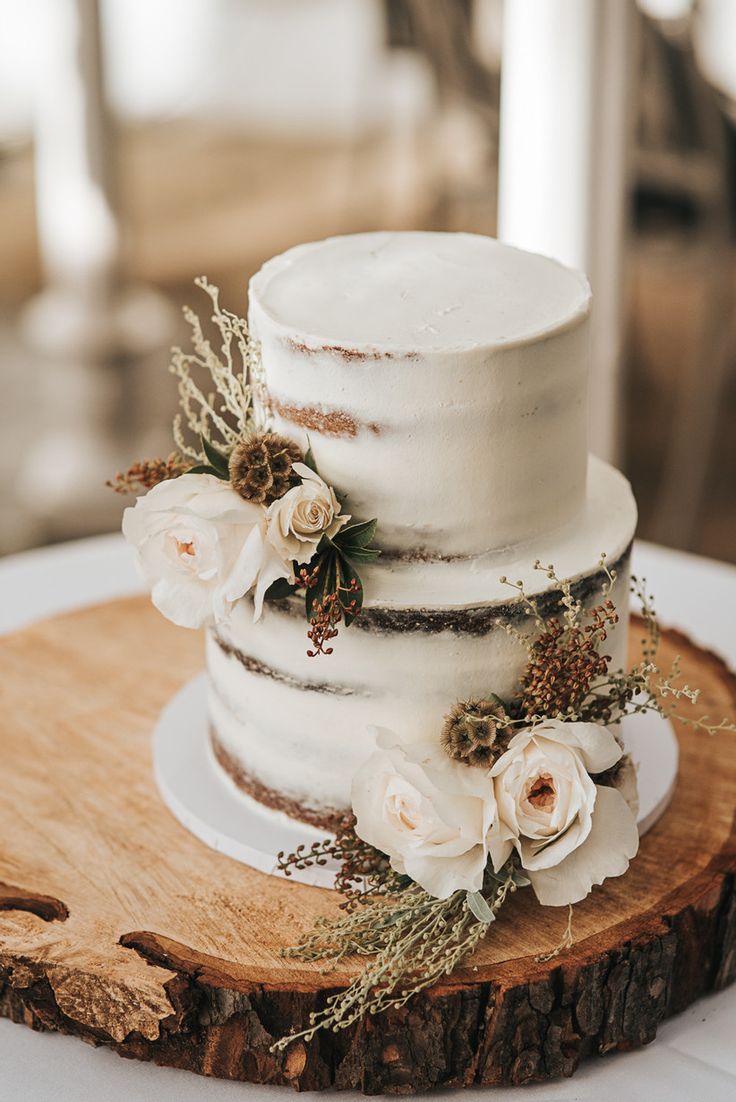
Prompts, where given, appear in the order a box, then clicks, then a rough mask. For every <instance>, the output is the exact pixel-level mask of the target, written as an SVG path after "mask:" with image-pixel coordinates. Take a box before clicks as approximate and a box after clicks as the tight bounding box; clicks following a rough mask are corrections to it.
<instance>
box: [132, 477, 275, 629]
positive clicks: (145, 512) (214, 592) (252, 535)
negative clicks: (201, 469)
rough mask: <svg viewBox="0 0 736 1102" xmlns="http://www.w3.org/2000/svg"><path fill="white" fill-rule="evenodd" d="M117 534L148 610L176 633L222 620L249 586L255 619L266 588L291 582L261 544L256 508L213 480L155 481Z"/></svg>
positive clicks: (260, 522) (259, 511)
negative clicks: (145, 591)
mask: <svg viewBox="0 0 736 1102" xmlns="http://www.w3.org/2000/svg"><path fill="white" fill-rule="evenodd" d="M123 534H124V536H125V538H126V539H127V540H128V542H129V543H131V544H132V545H133V546H134V547H135V549H136V555H137V562H138V567H139V570H140V572H141V574H142V576H143V578H144V579H145V581H146V582H147V584H148V585H149V586H150V587H151V599H152V601H153V603H154V605H155V606H156V608H157V609H159V611H160V612H162V613H163V615H164V616H166V617H167V618H168V619H169V620H172V621H173V622H174V623H175V624H179V625H180V626H181V627H187V628H198V627H201V626H202V625H203V624H208V623H212V622H216V621H220V620H224V619H226V618H227V616H228V615H229V613H230V610H231V608H232V605H233V602H234V601H236V600H238V599H239V598H240V597H242V596H244V594H245V593H247V592H248V590H249V589H251V588H252V587H254V586H255V587H256V595H255V596H256V606H257V613H258V612H259V611H260V605H261V604H262V601H263V594H264V593H265V591H266V589H267V588H268V586H269V585H270V584H271V582H272V581H274V580H275V579H276V578H279V577H290V576H291V564H290V563H288V562H287V563H285V562H284V561H283V560H282V559H280V558H279V556H278V554H277V553H276V552H275V550H274V548H272V547H271V546H270V545H268V544H267V543H266V541H265V510H264V509H263V507H262V506H260V505H254V504H253V503H252V502H248V501H244V500H243V498H242V497H240V495H239V494H237V493H235V491H234V490H233V489H232V487H231V486H230V484H229V483H228V482H225V481H224V480H222V479H219V478H215V476H214V475H207V474H184V475H181V476H180V477H179V478H174V479H168V480H167V481H165V482H160V483H159V484H158V485H157V486H154V487H153V489H152V490H149V492H148V493H147V494H146V495H145V496H143V497H139V498H138V500H137V502H136V504H135V506H134V507H133V508H130V509H126V510H125V513H124V515H123Z"/></svg>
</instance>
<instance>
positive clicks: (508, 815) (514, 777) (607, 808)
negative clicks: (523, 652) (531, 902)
mask: <svg viewBox="0 0 736 1102" xmlns="http://www.w3.org/2000/svg"><path fill="white" fill-rule="evenodd" d="M621 754H622V751H621V747H620V746H619V744H618V743H617V741H616V739H615V738H614V736H613V735H612V734H611V732H610V731H609V730H607V729H606V728H605V727H601V726H599V725H598V724H595V723H562V722H560V721H559V720H547V721H546V722H544V723H540V724H538V725H537V726H535V727H531V728H525V729H524V730H522V731H519V733H518V734H516V735H515V736H514V737H513V739H512V740H511V742H510V743H509V748H508V750H507V751H506V753H505V754H503V755H502V756H501V757H500V758H499V760H498V761H497V762H496V764H495V765H494V766H493V768H492V770H491V776H492V777H493V783H494V788H495V794H496V801H497V804H498V815H499V820H500V833H501V837H502V839H503V843H504V845H505V846H508V847H509V849H510V848H511V847H514V848H515V849H516V850H517V852H518V854H519V857H520V860H521V864H522V866H523V867H524V869H525V870H526V871H527V875H528V876H529V879H530V880H531V883H532V886H533V888H534V891H535V892H536V894H537V897H538V898H539V901H540V903H543V904H546V905H549V906H553V907H558V906H563V905H565V904H567V903H577V902H578V901H579V900H581V899H584V898H585V896H586V895H587V894H588V893H589V891H590V889H591V888H592V886H593V884H600V883H602V882H603V880H605V879H606V877H609V876H620V875H621V874H622V873H624V872H625V871H626V869H627V868H628V865H629V860H630V858H632V857H633V856H634V854H635V853H636V851H637V849H638V846H639V834H638V831H637V827H636V817H635V815H634V814H633V812H632V810H631V808H630V807H629V805H628V804H627V802H626V800H625V799H624V797H623V796H622V795H621V793H620V792H618V791H616V790H615V789H614V788H607V787H603V786H601V785H596V784H595V783H594V781H593V780H592V778H591V777H590V774H591V773H601V772H603V771H604V770H606V769H610V768H611V766H613V765H615V764H616V762H617V761H618V760H619V759H620V757H621Z"/></svg>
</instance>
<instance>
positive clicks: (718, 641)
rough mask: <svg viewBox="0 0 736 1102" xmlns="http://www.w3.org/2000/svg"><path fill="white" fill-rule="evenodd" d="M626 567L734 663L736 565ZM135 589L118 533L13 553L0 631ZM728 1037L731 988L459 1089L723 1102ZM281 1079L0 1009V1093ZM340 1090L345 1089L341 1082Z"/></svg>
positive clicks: (500, 1098) (179, 1099) (200, 1093)
mask: <svg viewBox="0 0 736 1102" xmlns="http://www.w3.org/2000/svg"><path fill="white" fill-rule="evenodd" d="M634 570H635V572H637V573H639V574H641V575H644V576H646V577H647V578H648V579H649V582H650V588H651V589H652V590H653V591H654V592H655V594H656V596H657V610H658V613H659V617H660V620H661V622H662V623H663V624H667V625H672V626H676V627H681V628H683V629H685V630H686V631H688V633H689V634H690V635H691V637H692V638H694V639H696V640H697V641H698V642H700V643H703V644H705V645H706V646H708V647H710V648H711V649H713V650H715V651H717V652H718V653H720V654H721V655H723V657H724V658H726V659H727V660H728V661H729V662H730V664H731V665H736V628H734V614H735V613H736V568H734V567H731V566H726V565H724V564H722V563H716V562H711V561H709V560H707V559H702V558H697V557H695V556H692V555H685V554H682V553H680V552H676V551H669V550H666V549H664V548H660V547H654V546H652V545H649V544H639V545H638V546H637V547H636V549H635V559H634ZM139 590H140V583H139V582H138V580H137V578H136V576H135V573H134V570H133V567H132V563H131V558H130V554H129V551H128V549H127V548H126V547H125V546H124V544H123V542H122V540H121V539H120V537H118V536H103V537H100V538H98V539H92V540H85V541H83V542H80V543H72V544H65V545H62V546H59V547H52V548H44V549H42V550H38V551H32V552H28V553H26V554H23V555H17V556H13V557H10V558H7V559H4V560H0V631H13V630H15V629H16V628H19V627H22V626H23V625H24V624H27V623H30V622H31V621H33V620H36V619H38V618H40V617H44V616H49V615H51V614H53V613H57V612H62V611H64V610H66V609H70V608H75V607H77V606H79V605H83V604H92V603H95V602H97V601H103V600H107V599H109V598H111V597H119V596H124V595H127V594H131V593H136V592H139ZM734 1039H736V988H734V989H731V990H729V991H724V992H722V993H720V994H718V995H715V996H710V997H709V998H706V999H703V1000H701V1001H700V1002H698V1003H696V1004H695V1005H694V1006H693V1007H691V1008H690V1009H689V1010H687V1011H686V1012H685V1013H684V1014H682V1015H680V1016H679V1017H678V1018H675V1019H674V1020H672V1021H670V1022H665V1023H664V1024H663V1025H662V1026H661V1027H660V1030H659V1036H658V1037H657V1040H656V1041H655V1042H654V1044H652V1045H650V1046H648V1047H647V1048H644V1049H641V1050H640V1051H638V1052H633V1053H625V1054H614V1055H609V1056H607V1057H605V1058H604V1059H592V1060H588V1061H587V1062H585V1063H584V1064H583V1065H582V1067H581V1068H580V1070H579V1071H578V1072H577V1074H576V1075H575V1077H574V1079H572V1080H569V1081H562V1082H558V1083H552V1084H541V1085H539V1086H534V1087H524V1088H519V1089H514V1090H496V1091H494V1092H493V1093H492V1094H491V1095H488V1093H487V1092H485V1091H480V1090H478V1091H470V1092H465V1093H464V1094H463V1096H462V1097H463V1099H469V1098H473V1097H474V1096H476V1095H481V1094H483V1095H484V1097H490V1098H493V1099H494V1102H496V1100H497V1102H509V1100H510V1099H514V1100H515V1102H519V1100H520V1099H521V1100H522V1102H540V1100H544V1102H583V1100H587V1099H595V1100H596V1102H622V1100H625V1102H728V1100H730V1099H736V1044H734ZM285 1090H286V1088H283V1089H282V1088H278V1087H255V1086H251V1085H248V1084H242V1083H228V1082H222V1081H218V1080H211V1079H201V1078H199V1077H198V1076H195V1075H191V1074H189V1073H188V1072H179V1071H174V1070H172V1069H169V1068H157V1067H154V1066H152V1065H149V1064H139V1063H136V1062H134V1061H130V1060H121V1059H120V1058H119V1057H118V1056H117V1055H115V1054H114V1053H112V1052H109V1051H108V1050H106V1049H92V1048H89V1047H88V1046H86V1045H84V1044H82V1043H81V1042H80V1041H78V1040H76V1039H75V1038H69V1037H61V1036H57V1035H55V1034H39V1033H33V1032H31V1030H29V1029H27V1028H25V1027H24V1026H17V1025H14V1024H12V1023H11V1022H7V1021H0V1099H3V1100H5V1099H7V1100H8V1102H11V1100H15V1099H23V1100H27V1102H52V1100H53V1102H88V1100H89V1102H134V1100H138V1099H149V1098H150V1099H154V1098H155V1099H156V1102H189V1100H194V1099H196V1100H198V1102H218V1100H220V1099H223V1100H225V1099H235V1098H237V1097H240V1098H244V1099H246V1100H250V1102H253V1100H255V1099H269V1100H271V1102H275V1100H276V1099H278V1098H280V1097H287V1096H286V1095H285V1093H284V1091H285ZM289 1096H291V1090H290V1089H289ZM339 1097H340V1098H341V1099H344V1100H345V1102H350V1100H351V1095H349V1094H342V1095H340V1096H339ZM352 1097H355V1098H357V1097H358V1096H352Z"/></svg>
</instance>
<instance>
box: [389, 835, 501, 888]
mask: <svg viewBox="0 0 736 1102" xmlns="http://www.w3.org/2000/svg"><path fill="white" fill-rule="evenodd" d="M404 866H405V868H406V874H407V876H410V877H411V878H412V880H415V881H416V883H417V884H419V886H420V887H422V888H424V890H425V892H429V894H430V895H432V896H434V898H435V899H447V898H449V896H451V895H452V893H453V892H457V891H466V892H477V891H480V889H481V888H482V887H483V873H484V870H485V867H486V851H485V848H484V847H483V846H474V847H473V848H472V849H469V850H468V851H467V852H466V853H463V854H460V855H459V856H457V857H453V859H452V860H451V861H447V860H443V859H442V858H438V857H432V856H425V855H424V854H414V853H411V854H407V855H405V856H404Z"/></svg>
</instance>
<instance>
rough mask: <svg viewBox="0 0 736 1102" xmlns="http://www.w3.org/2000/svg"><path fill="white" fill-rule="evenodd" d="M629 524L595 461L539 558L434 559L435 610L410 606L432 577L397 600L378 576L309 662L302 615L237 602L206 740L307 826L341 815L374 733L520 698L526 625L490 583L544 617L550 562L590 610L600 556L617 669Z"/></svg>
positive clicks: (422, 730)
mask: <svg viewBox="0 0 736 1102" xmlns="http://www.w3.org/2000/svg"><path fill="white" fill-rule="evenodd" d="M614 518H615V520H614ZM635 522H636V510H635V507H634V504H633V499H632V497H631V493H630V490H629V488H628V483H627V482H626V480H625V479H624V478H623V477H622V476H621V475H619V474H618V473H617V472H615V471H613V470H612V469H611V468H610V467H607V466H606V465H605V464H600V463H594V464H592V465H591V492H590V494H589V499H588V503H587V505H586V508H585V510H584V511H583V512H582V513H581V514H580V515H579V517H578V519H577V522H576V525H575V526H571V530H570V531H569V532H565V533H563V534H562V536H561V537H560V538H559V539H558V540H557V541H555V540H551V539H549V538H548V539H547V540H545V541H541V544H540V547H539V550H538V553H534V552H532V551H530V556H529V557H526V558H521V559H520V558H519V557H518V553H517V551H516V550H515V551H514V553H513V554H508V555H507V556H506V560H505V562H502V561H501V560H496V561H494V564H493V565H492V566H491V565H489V564H485V565H484V567H482V568H478V570H477V571H476V570H474V565H475V564H471V563H468V562H465V563H463V564H459V563H444V564H436V563H435V564H431V571H432V576H433V577H434V578H435V581H436V576H437V573H438V572H439V571H445V572H447V575H448V577H447V579H446V580H445V582H444V585H439V584H438V586H437V591H438V592H441V593H442V600H439V599H438V600H437V602H436V603H435V604H432V603H431V602H424V601H420V600H419V599H418V598H419V594H420V593H422V592H423V593H424V594H425V596H426V595H428V594H430V593H431V588H428V586H429V583H428V581H427V578H426V577H425V578H424V581H423V582H422V583H421V585H420V584H419V582H418V581H417V580H416V579H415V586H414V602H413V603H410V602H404V603H403V604H402V603H400V602H399V601H398V593H397V592H394V593H393V596H392V598H391V600H390V601H388V602H386V593H387V592H388V591H390V590H391V584H390V583H389V582H388V581H387V580H384V586H383V590H382V591H380V592H376V591H370V590H369V594H370V596H369V601H368V603H367V607H366V609H365V611H364V613H363V614H361V616H360V617H359V618H358V620H357V621H356V622H355V624H354V625H353V626H352V627H351V628H350V629H349V630H343V631H341V632H340V635H339V637H338V639H337V640H336V641H335V648H334V653H333V654H332V655H330V656H329V657H326V658H318V659H314V658H308V657H307V655H306V639H305V623H304V618H303V611H302V610H301V609H300V608H299V607H298V604H297V602H296V601H295V600H292V601H285V602H273V603H271V604H269V605H267V608H266V611H265V614H264V619H263V621H262V622H261V623H260V624H254V623H253V621H252V614H251V609H250V607H249V605H248V604H247V603H245V602H244V603H242V604H241V605H239V606H238V608H237V609H236V613H235V616H234V618H233V621H232V623H231V625H230V626H229V628H228V629H223V628H221V629H220V630H219V632H218V633H217V634H216V635H215V634H210V636H209V638H208V643H207V647H208V666H209V671H210V681H211V688H210V716H211V723H212V733H213V743H214V746H215V750H216V753H217V754H218V755H219V757H220V760H221V762H223V761H227V762H228V763H229V768H228V772H229V773H230V775H231V776H232V777H233V778H234V779H235V780H236V783H237V778H238V777H240V783H241V784H242V786H243V787H244V788H245V790H247V791H250V792H251V793H253V792H258V793H259V795H258V797H257V798H259V799H261V800H263V801H264V802H271V803H273V802H274V801H273V799H271V798H270V797H269V795H268V794H269V793H275V794H277V796H278V800H279V803H278V806H280V807H287V806H288V807H289V808H292V809H294V808H299V809H301V812H300V813H301V815H302V816H303V817H306V818H309V819H311V820H312V821H315V820H320V821H323V820H325V819H329V816H330V814H332V813H334V812H335V811H339V810H342V809H344V808H346V807H348V806H349V802H350V801H349V793H350V781H351V777H352V774H353V772H354V770H355V769H356V768H357V767H358V765H360V763H361V762H362V761H363V760H364V759H365V757H366V756H367V755H368V753H369V752H370V749H371V746H372V740H373V737H374V735H373V733H372V731H371V727H374V726H375V727H389V728H391V729H393V730H395V731H397V732H400V733H401V734H402V735H403V736H404V737H407V738H415V739H421V738H426V737H427V736H428V735H430V736H431V735H432V734H433V733H436V734H437V736H438V737H439V732H440V729H441V725H442V720H443V716H444V715H445V714H446V712H447V711H448V710H449V708H450V707H451V706H452V705H453V704H454V703H455V701H457V700H459V699H465V698H468V697H473V696H485V695H487V694H488V693H489V692H495V693H498V695H500V696H502V697H503V696H509V695H511V694H512V693H513V692H514V691H515V689H516V688H517V685H518V679H519V676H520V674H521V672H522V670H523V668H524V665H525V663H526V652H525V650H524V648H523V646H522V645H521V644H520V643H519V642H518V640H517V639H516V638H515V637H514V635H513V634H511V633H509V631H508V627H509V625H513V626H514V627H515V628H516V629H517V630H520V631H522V632H527V631H531V630H532V627H533V625H532V623H531V621H530V620H529V617H528V614H527V612H526V610H525V607H524V605H523V603H522V602H520V601H519V600H518V599H514V591H513V589H510V588H509V587H508V586H503V585H500V583H499V581H498V578H499V575H501V574H507V575H508V576H509V578H510V579H511V580H512V581H517V580H518V579H521V578H525V579H526V580H525V585H526V588H527V591H528V592H530V593H532V592H536V593H537V594H538V600H539V603H540V605H541V606H542V608H543V610H544V611H545V612H549V611H552V609H554V608H559V604H560V596H561V595H560V593H559V590H558V589H557V587H556V586H555V584H554V583H552V582H550V581H549V579H548V578H547V577H546V575H545V574H544V573H543V572H539V571H533V570H530V565H531V562H532V561H533V560H534V558H537V557H538V558H540V559H542V560H543V561H544V562H554V563H555V566H556V568H557V572H558V576H559V577H562V578H567V579H570V580H571V581H572V582H573V585H574V591H575V593H576V595H577V596H578V597H579V598H580V599H581V600H582V601H583V603H584V604H585V605H586V606H588V607H589V606H591V605H594V604H596V603H597V602H598V601H599V599H600V596H601V593H602V588H603V583H604V581H605V574H604V573H603V572H602V571H601V570H600V568H599V566H598V559H599V555H600V552H601V551H602V550H604V549H605V550H606V551H607V552H608V562H609V564H610V566H611V567H612V568H614V569H615V570H616V572H617V574H618V580H617V583H616V585H615V587H614V590H613V599H614V601H615V602H616V604H617V606H618V608H619V613H620V616H621V622H620V624H619V626H618V627H617V628H616V630H615V631H614V632H613V633H612V635H611V637H610V638H609V640H608V642H607V647H606V649H607V652H608V653H610V654H611V656H612V658H613V665H614V667H622V666H624V665H625V661H626V653H625V651H626V642H627V630H626V629H627V621H628V582H629V572H628V553H629V547H630V542H631V538H632V535H633V531H634V527H635ZM573 528H575V529H576V530H577V537H576V536H575V534H574V531H573ZM604 539H605V542H604V543H601V540H604ZM427 569H429V567H428V566H427V564H418V565H417V564H415V565H414V566H413V567H411V568H410V567H408V566H406V565H405V564H401V565H400V566H398V565H394V566H392V567H391V568H390V569H389V570H387V571H386V574H387V575H389V574H392V573H393V572H394V571H395V570H399V571H400V572H401V573H402V575H405V576H404V577H403V581H402V582H401V585H400V589H402V590H403V589H404V588H405V585H406V581H407V576H406V575H408V574H410V573H412V572H421V571H426V570H427ZM377 574H378V568H376V575H377ZM453 579H454V580H453ZM492 579H493V581H492ZM376 582H378V578H377V577H376ZM453 589H454V600H451V597H452V595H453ZM482 592H485V594H486V596H485V599H483V598H482V597H481V596H480V593H482ZM473 594H475V596H473ZM382 602H384V603H382Z"/></svg>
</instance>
